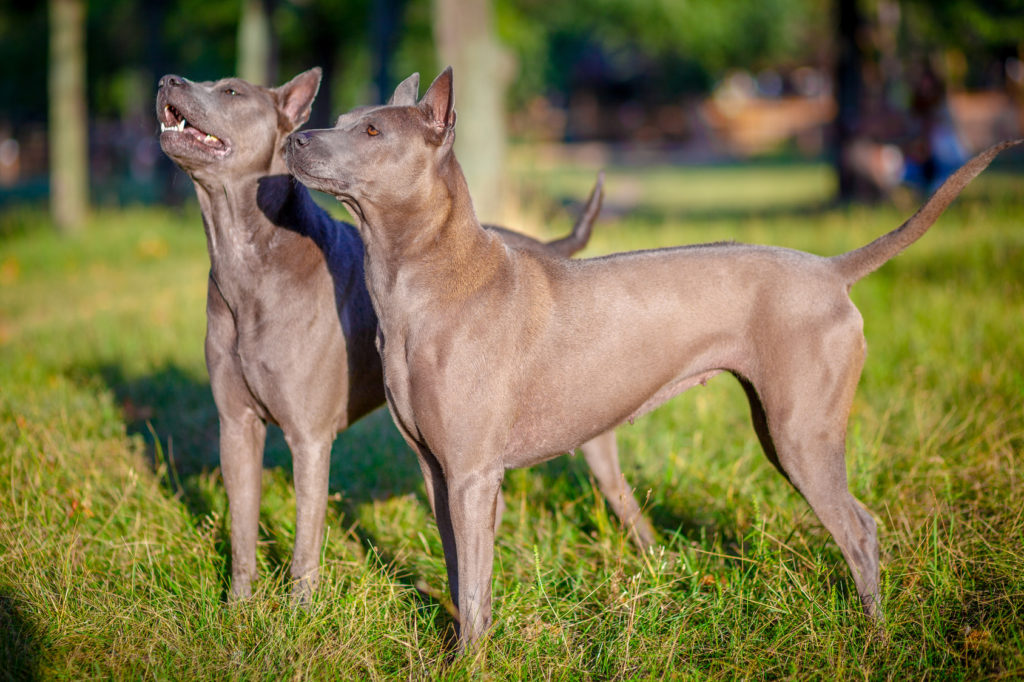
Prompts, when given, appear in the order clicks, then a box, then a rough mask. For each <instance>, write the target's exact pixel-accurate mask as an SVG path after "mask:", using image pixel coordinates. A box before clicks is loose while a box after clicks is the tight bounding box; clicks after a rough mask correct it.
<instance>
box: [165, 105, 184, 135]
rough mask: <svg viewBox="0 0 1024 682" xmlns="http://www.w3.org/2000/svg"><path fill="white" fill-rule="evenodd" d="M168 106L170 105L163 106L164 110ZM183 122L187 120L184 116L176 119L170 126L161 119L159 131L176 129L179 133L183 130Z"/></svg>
mask: <svg viewBox="0 0 1024 682" xmlns="http://www.w3.org/2000/svg"><path fill="white" fill-rule="evenodd" d="M169 108H170V105H168V106H166V107H164V110H167V109H169ZM185 123H187V121H186V120H185V119H184V118H182V119H181V120H180V121H178V123H177V124H175V125H172V126H169V125H167V124H166V123H164V122H163V121H161V122H160V132H161V133H164V132H167V131H168V130H176V131H178V132H179V133H180V132H183V131H184V130H185Z"/></svg>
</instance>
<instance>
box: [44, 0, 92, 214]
mask: <svg viewBox="0 0 1024 682" xmlns="http://www.w3.org/2000/svg"><path fill="white" fill-rule="evenodd" d="M49 98H50V122H49V144H50V211H51V213H52V215H53V220H54V222H55V223H56V225H57V229H59V230H60V231H61V232H64V233H70V232H77V231H78V230H80V229H81V228H82V225H83V224H84V223H85V219H86V217H87V215H88V212H89V167H88V161H89V148H88V147H89V143H88V129H89V123H88V108H87V106H86V102H85V2H84V0H50V75H49Z"/></svg>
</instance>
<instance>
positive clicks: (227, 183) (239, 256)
mask: <svg viewBox="0 0 1024 682" xmlns="http://www.w3.org/2000/svg"><path fill="white" fill-rule="evenodd" d="M279 156H280V155H275V158H274V160H273V161H272V162H271V163H270V164H268V166H269V168H270V169H271V172H268V173H253V174H250V175H246V176H244V177H204V178H202V179H199V178H196V177H194V176H193V183H194V185H195V188H196V197H197V198H198V200H199V206H200V209H201V210H202V214H203V226H204V228H205V230H206V241H207V249H208V251H209V254H210V272H211V275H212V276H213V278H214V279H215V280H216V281H217V283H218V286H220V287H221V289H222V291H224V293H225V294H226V295H227V293H228V292H229V291H231V290H233V289H235V287H233V286H232V283H233V282H234V281H236V280H237V281H238V282H249V283H251V282H252V281H254V280H253V277H254V275H259V274H260V273H268V272H271V271H298V272H308V271H309V270H311V269H312V268H314V267H315V265H316V263H317V262H323V261H324V253H322V252H324V251H325V250H326V247H327V238H328V230H327V228H326V227H325V222H330V219H329V218H328V217H327V215H326V213H324V212H323V210H322V209H320V208H319V207H318V206H316V204H315V203H314V202H313V200H312V197H310V196H309V192H308V191H307V190H306V188H305V187H303V186H302V185H301V184H299V183H297V182H296V181H295V179H294V178H293V177H292V176H291V175H289V174H288V172H287V168H286V167H285V165H284V161H283V160H282V159H280V158H279ZM275 161H276V163H275ZM238 295H239V296H242V295H245V292H244V291H243V290H241V289H239V291H238Z"/></svg>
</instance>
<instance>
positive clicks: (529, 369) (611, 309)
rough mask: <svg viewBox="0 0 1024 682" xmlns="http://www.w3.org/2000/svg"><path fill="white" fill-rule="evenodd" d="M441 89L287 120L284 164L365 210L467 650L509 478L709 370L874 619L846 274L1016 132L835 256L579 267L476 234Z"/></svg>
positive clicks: (484, 602) (925, 215) (391, 382)
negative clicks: (856, 449)
mask: <svg viewBox="0 0 1024 682" xmlns="http://www.w3.org/2000/svg"><path fill="white" fill-rule="evenodd" d="M452 103H453V95H452V74H451V69H450V68H449V69H448V70H446V71H444V72H443V73H442V74H441V75H440V76H438V78H437V79H436V80H435V81H434V83H433V84H432V85H431V86H430V88H429V90H428V91H427V92H426V94H425V95H424V96H423V99H422V100H421V101H420V102H419V104H418V105H417V106H392V107H384V108H380V109H374V110H371V111H356V112H353V113H351V114H347V115H344V116H342V117H341V118H339V119H338V123H337V125H336V127H335V128H333V129H330V130H319V131H309V132H302V133H296V134H294V135H292V136H291V137H290V139H289V142H288V147H287V152H286V158H287V161H288V167H289V168H290V169H291V171H292V172H293V173H294V174H295V175H296V176H297V177H298V178H299V179H300V180H301V181H302V182H304V183H306V184H307V185H309V186H311V187H315V188H317V189H321V190H323V191H325V192H328V193H329V194H332V195H334V196H335V197H337V198H338V199H340V200H341V201H342V202H344V204H345V205H346V206H347V207H348V208H349V210H350V211H351V212H352V214H353V215H354V216H356V217H357V219H358V228H359V233H360V235H361V236H362V238H363V243H364V245H365V248H366V275H367V281H368V284H369V289H370V297H371V299H372V301H373V306H374V308H375V309H376V310H377V315H378V319H379V323H378V339H377V343H378V346H379V349H380V352H381V356H382V358H383V362H384V382H385V385H386V387H387V400H388V406H389V407H390V409H391V414H392V416H393V417H394V420H395V423H396V424H397V425H398V427H399V429H400V430H401V431H402V433H403V434H404V436H405V438H406V439H407V440H408V442H409V443H410V444H411V445H412V446H413V447H414V448H415V449H416V451H417V453H418V455H419V458H420V466H421V468H422V470H423V474H424V476H425V477H426V480H427V485H428V487H429V488H430V489H432V490H433V501H434V506H435V512H436V515H437V524H438V528H439V530H440V532H441V536H442V540H443V543H444V550H445V559H446V562H447V567H448V577H449V580H450V584H451V590H452V595H453V600H454V601H455V602H456V603H457V604H458V608H459V611H460V621H461V623H460V624H461V632H460V639H461V642H462V644H463V645H465V644H467V643H472V642H474V641H475V640H476V639H477V638H478V637H480V636H481V635H482V634H483V632H484V631H485V630H486V628H487V627H488V625H489V623H490V621H491V574H492V563H493V555H494V522H493V515H494V513H495V510H496V507H497V498H498V496H499V487H500V485H501V481H502V477H503V475H504V472H505V470H506V469H510V468H513V467H522V466H530V465H532V464H535V463H537V462H540V461H542V460H545V459H548V458H550V457H552V456H555V455H557V454H559V453H564V452H567V451H570V450H572V449H573V448H575V447H577V446H578V445H579V444H580V443H582V442H584V441H586V440H587V439H588V438H592V437H593V436H594V435H596V434H598V433H602V432H604V431H607V430H608V429H610V428H613V427H615V426H616V425H618V424H621V423H622V422H623V421H625V420H627V419H633V418H635V417H637V416H639V415H641V414H643V413H645V412H647V411H649V410H651V409H653V408H654V407H656V406H657V405H659V404H661V403H662V402H664V401H665V400H667V399H669V398H671V397H672V396H675V395H677V394H678V393H680V392H682V391H684V390H686V389H688V388H690V387H692V386H696V385H697V384H699V383H703V382H704V381H706V380H707V379H709V378H710V377H713V376H715V375H716V374H719V373H720V372H730V373H732V374H733V375H735V376H736V377H737V378H738V379H739V381H740V383H742V385H743V387H744V388H745V389H746V393H747V396H748V398H749V402H750V407H751V412H752V415H753V422H754V428H755V430H756V432H757V435H758V437H759V438H760V441H761V444H762V446H763V448H764V450H765V453H766V454H767V456H768V458H769V459H770V460H771V461H772V463H773V464H774V465H775V466H776V467H777V468H778V469H779V471H781V472H782V474H783V475H784V476H785V477H786V478H787V479H788V480H789V481H790V482H791V483H792V484H793V486H794V487H795V488H796V489H797V490H798V491H799V492H800V493H801V494H802V495H803V497H804V498H805V499H806V500H807V502H808V503H809V504H810V506H811V507H812V509H813V510H814V512H815V513H816V514H817V516H818V518H819V519H820V520H821V522H822V523H823V524H824V526H825V527H826V528H827V529H828V530H829V532H830V533H831V534H832V536H833V537H834V538H835V540H836V542H837V543H838V545H839V547H840V549H841V550H842V553H843V556H844V557H845V559H846V561H847V563H848V564H849V567H850V570H851V572H852V574H853V579H854V581H855V583H856V586H857V591H858V593H859V594H860V598H861V601H862V603H863V606H864V609H865V610H866V611H867V613H868V614H869V615H872V616H875V615H877V614H879V584H878V583H879V569H878V542H877V539H876V534H875V522H874V520H873V519H872V517H871V515H870V514H869V513H868V512H867V511H866V510H865V509H864V508H863V507H862V506H861V505H860V503H859V502H858V501H857V500H855V499H854V497H853V496H852V495H851V494H850V491H849V489H848V486H847V481H846V465H845V462H844V455H845V452H844V451H845V440H846V425H847V418H848V415H849V411H850V405H851V401H852V400H853V395H854V390H855V388H856V386H857V381H858V379H859V377H860V373H861V368H862V365H863V363H864V356H865V342H864V334H863V330H862V319H861V316H860V313H859V312H858V311H857V308H856V307H854V305H853V303H852V302H851V301H850V298H849V292H850V287H851V286H852V285H853V284H854V282H856V281H857V280H859V279H860V278H862V277H864V276H865V275H867V274H868V273H870V272H871V271H873V270H875V269H876V268H878V267H879V266H881V265H882V264H883V263H885V262H886V261H887V260H889V259H890V258H892V257H893V256H894V255H896V254H897V253H899V252H900V251H901V250H902V249H904V248H905V247H907V246H908V245H909V244H911V243H912V242H913V241H914V240H916V239H917V238H919V237H920V236H921V235H922V234H923V233H924V232H925V230H927V229H928V227H929V226H930V225H931V224H932V222H934V220H935V219H936V218H937V217H938V216H939V214H940V213H941V212H942V211H943V210H944V209H945V207H946V206H947V205H948V204H949V203H950V202H951V201H952V200H953V199H954V198H955V197H956V196H957V194H958V193H959V191H960V190H961V188H963V187H964V185H966V184H967V182H968V181H969V180H970V179H971V178H973V177H974V176H975V175H977V174H978V173H979V172H981V170H982V169H984V168H985V167H986V166H987V165H988V163H989V162H990V161H991V159H992V158H993V157H994V156H995V155H996V154H997V153H999V151H1000V150H1002V149H1005V148H1006V147H1007V146H1009V145H1012V144H1017V143H1018V142H1020V141H1019V140H1018V141H1016V142H1009V143H1004V144H1001V145H997V146H995V147H993V148H991V149H989V150H988V151H986V152H984V153H982V154H980V155H979V156H977V157H976V158H974V159H973V160H971V161H970V162H969V163H968V164H967V165H965V166H964V167H963V168H961V169H960V170H959V171H957V173H956V174H954V175H953V176H952V177H951V178H950V179H949V180H947V181H946V183H945V184H944V185H943V186H942V187H941V188H940V189H939V190H938V192H936V194H935V195H934V196H932V197H931V198H930V199H929V200H928V202H927V203H926V204H925V205H924V206H923V207H922V208H921V210H919V211H918V212H917V213H916V214H915V215H914V216H913V217H912V218H911V219H909V220H908V221H907V222H906V223H904V224H903V225H902V226H901V227H900V228H898V229H896V230H894V231H893V232H890V233H889V234H886V235H884V236H882V237H880V238H878V239H877V240H875V241H874V242H872V243H870V244H868V245H867V246H864V247H862V248H859V249H856V250H854V251H850V252H849V253H845V254H842V255H839V256H834V257H832V258H823V257H820V256H814V255H811V254H807V253H803V252H799V251H793V250H790V249H784V248H776V247H768V246H750V245H743V244H735V243H724V244H705V245H699V246H689V247H679V248H669V249H659V250H654V251H640V252H635V253H624V254H617V255H613V256H607V257H604V258H594V259H589V260H578V261H573V260H566V259H555V258H549V257H546V256H544V255H543V254H536V253H529V252H525V251H516V250H513V249H509V248H508V247H507V246H506V245H505V244H504V243H502V241H501V240H500V239H498V238H496V237H495V236H494V235H492V234H488V233H487V232H486V231H485V230H482V229H480V224H479V223H478V222H477V220H476V218H475V217H474V214H473V206H472V202H471V201H470V197H469V193H468V191H467V189H466V183H465V179H464V178H463V175H462V172H461V170H460V168H459V164H458V162H457V161H456V160H455V157H454V155H453V153H452V141H453V138H454V128H455V112H454V110H453V105H452ZM425 311H430V312H429V314H424V313H425Z"/></svg>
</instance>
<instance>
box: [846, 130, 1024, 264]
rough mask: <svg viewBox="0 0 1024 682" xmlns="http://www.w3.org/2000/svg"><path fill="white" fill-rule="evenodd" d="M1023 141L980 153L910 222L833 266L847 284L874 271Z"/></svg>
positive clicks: (855, 251) (918, 236)
mask: <svg viewBox="0 0 1024 682" xmlns="http://www.w3.org/2000/svg"><path fill="white" fill-rule="evenodd" d="M1022 142H1024V139H1019V140H1007V141H1005V142H1000V143H999V144H995V145H993V146H991V147H989V148H988V149H986V150H985V151H983V152H981V153H980V154H978V155H977V156H975V157H974V158H973V159H971V160H970V161H968V162H967V163H965V164H964V165H963V166H961V167H960V168H959V169H958V170H957V171H956V172H955V173H953V174H952V175H951V176H949V178H947V179H946V181H945V182H943V183H942V185H941V186H940V187H939V188H938V189H937V190H936V191H935V193H934V194H932V196H931V197H930V198H929V199H928V201H926V202H925V204H924V206H922V207H921V208H919V209H918V210H917V213H915V214H914V215H913V216H911V217H910V219H909V220H907V221H906V222H905V223H903V224H902V225H900V226H899V227H898V228H896V229H895V230H893V231H892V232H889V233H888V234H884V235H882V236H881V237H879V238H878V239H876V240H875V241H873V242H871V243H870V244H867V245H865V246H862V247H860V248H859V249H854V250H853V251H848V252H846V253H843V254H840V255H838V256H833V257H832V258H831V261H832V263H833V265H834V266H835V267H836V268H837V269H838V270H839V273H840V274H841V275H842V276H843V277H844V278H845V279H846V281H847V282H848V283H850V284H853V283H854V282H856V281H857V280H859V279H861V278H862V277H864V276H865V275H867V274H869V273H871V272H874V271H875V270H877V269H878V268H879V267H881V266H882V265H883V264H884V263H885V262H886V261H888V260H889V259H890V258H892V257H893V256H895V255H896V254H898V253H899V252H901V251H902V250H903V249H905V248H907V247H908V246H910V245H911V244H913V243H914V242H915V241H917V240H918V239H919V238H920V237H921V235H923V234H924V233H925V232H927V231H928V228H929V227H931V226H932V223H934V222H935V221H936V220H937V219H938V217H939V216H940V215H942V212H943V211H945V210H946V207H947V206H949V205H950V204H951V203H953V200H954V199H956V198H957V196H959V194H960V191H961V190H963V188H964V187H966V186H967V183H969V182H970V181H971V180H973V179H974V178H975V177H976V176H977V175H978V174H979V173H981V171H983V170H985V168H987V167H988V165H989V164H990V163H991V162H992V159H994V158H995V157H996V156H997V155H998V154H999V152H1001V151H1003V150H1004V149H1008V148H1010V147H1014V146H1016V145H1018V144H1020V143H1022Z"/></svg>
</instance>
